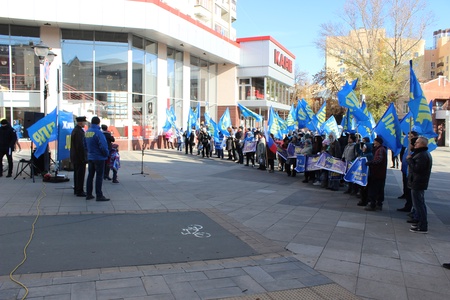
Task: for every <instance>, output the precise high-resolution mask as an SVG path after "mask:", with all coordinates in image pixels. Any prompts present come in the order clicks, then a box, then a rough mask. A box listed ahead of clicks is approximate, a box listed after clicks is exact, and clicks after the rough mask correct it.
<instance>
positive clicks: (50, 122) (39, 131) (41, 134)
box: [28, 108, 56, 158]
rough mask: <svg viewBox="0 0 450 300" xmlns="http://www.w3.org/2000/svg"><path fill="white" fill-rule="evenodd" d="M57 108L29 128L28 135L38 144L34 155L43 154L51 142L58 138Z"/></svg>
mask: <svg viewBox="0 0 450 300" xmlns="http://www.w3.org/2000/svg"><path fill="white" fill-rule="evenodd" d="M55 128H56V108H55V109H54V110H53V111H52V112H51V113H49V114H48V115H46V116H45V117H44V118H42V119H40V120H39V121H37V122H36V123H34V124H33V125H31V126H30V127H29V128H28V135H29V136H30V139H31V141H32V142H33V143H34V144H35V145H36V151H35V152H34V156H35V157H36V158H38V157H39V156H41V155H42V154H43V153H44V152H45V149H46V148H47V145H48V143H49V142H51V141H54V140H56V130H55Z"/></svg>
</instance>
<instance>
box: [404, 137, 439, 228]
mask: <svg viewBox="0 0 450 300" xmlns="http://www.w3.org/2000/svg"><path fill="white" fill-rule="evenodd" d="M406 161H407V163H408V170H409V172H408V187H409V188H410V189H411V198H412V203H413V206H414V209H415V211H416V213H417V221H418V222H417V224H414V225H412V226H411V229H410V231H411V232H416V233H427V232H428V219H427V208H426V205H425V190H426V189H427V188H428V182H429V181H430V175H431V168H432V166H433V159H432V157H431V155H430V152H428V139H427V138H425V137H419V138H418V139H417V140H416V142H415V143H414V150H413V152H412V153H410V154H408V156H407V157H406Z"/></svg>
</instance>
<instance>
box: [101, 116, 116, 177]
mask: <svg viewBox="0 0 450 300" xmlns="http://www.w3.org/2000/svg"><path fill="white" fill-rule="evenodd" d="M101 127H102V131H103V134H104V135H105V138H106V143H107V144H108V152H109V153H111V148H112V143H114V142H115V141H116V139H115V138H114V137H113V136H112V134H111V132H109V131H108V125H105V124H102V126H101ZM110 169H111V168H110V167H109V159H107V160H106V161H105V174H104V175H103V179H105V180H111V177H109V171H110Z"/></svg>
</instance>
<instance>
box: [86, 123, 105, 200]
mask: <svg viewBox="0 0 450 300" xmlns="http://www.w3.org/2000/svg"><path fill="white" fill-rule="evenodd" d="M84 143H85V148H86V149H87V157H88V177H87V182H86V192H87V195H86V200H91V199H94V196H93V195H92V192H93V190H94V185H93V182H94V175H95V194H96V196H97V199H96V200H97V201H109V198H106V197H105V196H104V195H103V192H102V184H103V175H104V171H105V160H107V159H108V155H109V151H108V144H107V142H106V138H105V135H104V134H103V132H102V131H101V130H100V118H99V117H92V120H91V127H90V128H89V129H88V131H86V137H85V139H84Z"/></svg>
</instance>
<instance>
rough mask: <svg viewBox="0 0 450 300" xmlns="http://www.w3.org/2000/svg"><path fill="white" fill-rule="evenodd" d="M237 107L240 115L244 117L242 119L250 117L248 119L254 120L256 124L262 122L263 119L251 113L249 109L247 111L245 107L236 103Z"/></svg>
mask: <svg viewBox="0 0 450 300" xmlns="http://www.w3.org/2000/svg"><path fill="white" fill-rule="evenodd" d="M238 107H239V109H240V110H241V114H242V115H243V116H244V118H249V117H250V118H253V119H255V120H256V122H262V120H263V118H262V116H261V115H258V114H257V113H255V112H254V111H251V110H250V109H248V108H247V107H245V106H243V105H241V104H239V103H238Z"/></svg>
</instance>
